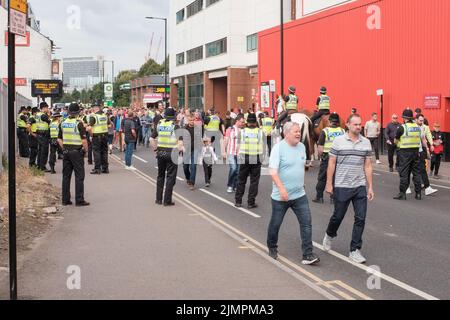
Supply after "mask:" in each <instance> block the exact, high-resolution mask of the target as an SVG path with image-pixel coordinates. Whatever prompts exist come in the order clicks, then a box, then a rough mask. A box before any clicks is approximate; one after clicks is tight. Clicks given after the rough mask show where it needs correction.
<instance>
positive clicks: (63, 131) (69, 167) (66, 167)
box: [58, 103, 89, 207]
mask: <svg viewBox="0 0 450 320" xmlns="http://www.w3.org/2000/svg"><path fill="white" fill-rule="evenodd" d="M79 112H80V106H79V105H78V104H77V103H72V104H71V105H70V106H69V118H67V119H66V120H64V121H63V122H62V123H61V125H60V129H59V134H58V144H59V146H60V147H61V149H62V150H63V154H64V160H63V180H62V204H63V206H69V205H72V204H73V203H72V201H71V200H70V198H71V196H70V180H71V178H72V171H73V172H75V205H76V206H77V207H83V206H88V205H89V203H88V202H86V201H85V200H84V177H85V173H84V156H85V154H86V152H87V150H88V145H87V140H86V128H85V127H84V125H83V123H82V122H81V121H80V120H79V119H78V114H79Z"/></svg>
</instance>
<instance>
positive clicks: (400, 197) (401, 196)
mask: <svg viewBox="0 0 450 320" xmlns="http://www.w3.org/2000/svg"><path fill="white" fill-rule="evenodd" d="M394 200H406V193H403V192H400V193H399V194H398V196H396V197H394Z"/></svg>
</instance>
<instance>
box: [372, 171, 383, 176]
mask: <svg viewBox="0 0 450 320" xmlns="http://www.w3.org/2000/svg"><path fill="white" fill-rule="evenodd" d="M373 175H374V176H381V174H379V173H375V172H374V173H373Z"/></svg>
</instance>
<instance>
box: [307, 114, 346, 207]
mask: <svg viewBox="0 0 450 320" xmlns="http://www.w3.org/2000/svg"><path fill="white" fill-rule="evenodd" d="M329 122H330V126H329V127H327V128H325V129H323V130H322V132H321V133H320V137H319V141H318V142H317V145H318V152H319V157H320V158H321V164H320V169H319V177H318V179H317V186H316V192H317V193H316V198H315V199H314V200H313V202H315V203H323V202H324V201H323V193H324V191H325V187H326V185H327V171H328V160H329V157H328V155H329V153H330V151H331V146H332V145H333V142H334V140H335V139H336V138H337V137H339V136H342V135H344V134H345V130H344V129H342V128H341V127H339V124H340V118H339V115H338V114H337V113H332V114H331V115H330V118H329Z"/></svg>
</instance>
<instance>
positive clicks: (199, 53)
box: [186, 46, 203, 63]
mask: <svg viewBox="0 0 450 320" xmlns="http://www.w3.org/2000/svg"><path fill="white" fill-rule="evenodd" d="M186 55H187V59H186V60H187V63H189V62H193V61H197V60H201V59H203V46H200V47H197V48H194V49H191V50H189V51H188V52H186Z"/></svg>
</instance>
